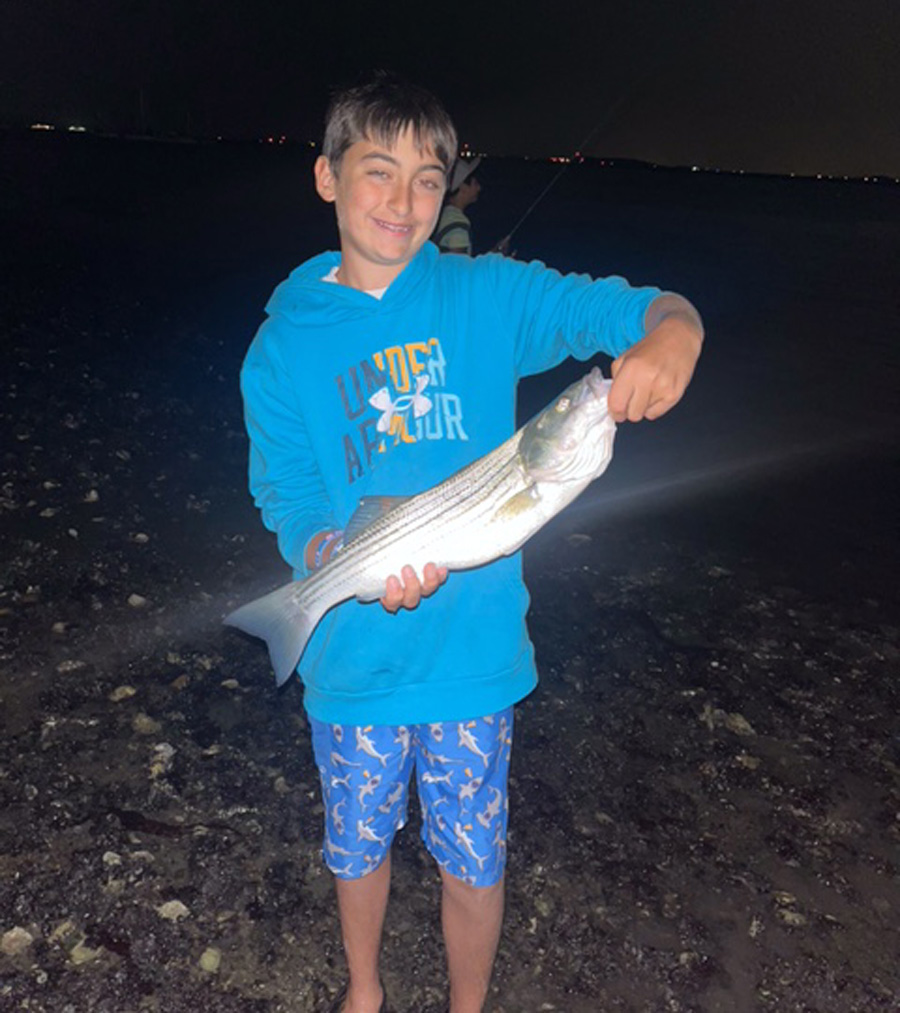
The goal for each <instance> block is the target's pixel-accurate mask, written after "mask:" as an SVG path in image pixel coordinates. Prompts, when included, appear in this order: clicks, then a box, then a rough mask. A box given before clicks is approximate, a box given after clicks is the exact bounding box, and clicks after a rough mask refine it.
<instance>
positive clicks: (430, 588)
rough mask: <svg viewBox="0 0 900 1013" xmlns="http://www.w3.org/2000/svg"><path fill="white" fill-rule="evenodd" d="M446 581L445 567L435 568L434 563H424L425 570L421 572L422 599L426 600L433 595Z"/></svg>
mask: <svg viewBox="0 0 900 1013" xmlns="http://www.w3.org/2000/svg"><path fill="white" fill-rule="evenodd" d="M446 579H447V568H446V567H445V566H442V567H437V566H435V565H434V563H426V564H425V569H424V570H423V571H422V597H423V598H427V597H429V595H432V594H434V592H435V591H437V589H438V588H439V587H440V586H441V584H443V583H444V581H445V580H446Z"/></svg>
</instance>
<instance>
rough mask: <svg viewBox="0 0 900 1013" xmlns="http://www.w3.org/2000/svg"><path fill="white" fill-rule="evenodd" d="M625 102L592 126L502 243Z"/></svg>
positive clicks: (613, 108)
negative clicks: (570, 156) (573, 153)
mask: <svg viewBox="0 0 900 1013" xmlns="http://www.w3.org/2000/svg"><path fill="white" fill-rule="evenodd" d="M623 102H624V96H623V97H622V98H620V99H619V101H618V102H615V103H614V104H613V105H612V106H611V108H610V109H609V110H608V112H607V114H606V116H604V117H603V119H602V120H600V122H599V123H597V124H596V125H595V126H593V127H592V128H591V130H590V131H589V132H588V134H587V135H586V136H585V138H584V140H582V142H581V144H579V145H578V147H577V148H576V149H575V155H574V157H573V158H571V159H569V161H568V162H566V163H565V165H563V166H562V168H561V169H560V170H559V171H558V172H557V173H556V174H555V175H554V176H553V178H552V179H551V180H550V182H549V183H548V184H547V185H546V186H545V187H544V189H543V190H541V192H540V193H539V194H538V195H537V197H535V199H534V200H533V201H532V202H531V204H530V205H529V206H528V208H527V209H526V210H525V213H524V214H523V215H522V217H521V218H520V219H519V220H518V221H517V222H516V224H515V225H514V226H513V227H512V228H511V229H510V230H509V232H507V234H506V236H504V238H503V239H502V240H501V241H500V242H501V243H508V242H509V240H511V239H512V237H513V235H514V234H515V233H516V232H517V231H518V230H519V229H520V228H521V226H522V224H523V223H524V222H525V220H526V219H527V218H528V217H529V215H530V214H531V213H532V211H534V209H535V208H536V207H537V206H538V204H540V203H541V201H542V200H543V199H544V198H545V197H546V196H547V194H548V193H549V192H550V191H551V190H552V189H553V187H554V186H556V184H557V183H558V182H559V181H560V179H561V178H562V177H563V176H564V175H565V174H566V172H568V170H569V168H570V167H571V165H572V162H573V161H574V159H575V158H578V157H580V155H581V153H582V151H584V149H585V148H586V147H587V146H588V144H589V143H590V142H591V141H592V140H593V139H594V136H595V135H596V134H598V133H599V132H600V130H601V128H602V127H605V126H606V125H607V124H608V123H609V121H610V120H611V119H612V118H613V116H614V115H615V114H616V113H617V112H618V110H619V107H620V106H621V105H622V103H623ZM497 245H498V246H499V245H500V244H499V243H498V244H497Z"/></svg>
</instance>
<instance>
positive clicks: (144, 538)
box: [134, 531, 150, 545]
mask: <svg viewBox="0 0 900 1013" xmlns="http://www.w3.org/2000/svg"><path fill="white" fill-rule="evenodd" d="M134 540H135V541H136V542H137V543H138V544H139V545H146V544H147V542H149V541H150V536H149V535H145V534H144V532H143V531H139V532H138V533H137V534H136V535H135V536H134Z"/></svg>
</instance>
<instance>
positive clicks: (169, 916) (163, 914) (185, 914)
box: [156, 900, 191, 922]
mask: <svg viewBox="0 0 900 1013" xmlns="http://www.w3.org/2000/svg"><path fill="white" fill-rule="evenodd" d="M156 913H157V914H158V915H159V917H160V918H165V919H166V921H168V922H178V921H181V919H182V918H189V917H190V914H191V912H190V910H189V909H188V908H187V907H185V905H184V904H182V903H181V901H180V900H167V901H166V902H165V904H160V905H159V907H158V908H157V909H156Z"/></svg>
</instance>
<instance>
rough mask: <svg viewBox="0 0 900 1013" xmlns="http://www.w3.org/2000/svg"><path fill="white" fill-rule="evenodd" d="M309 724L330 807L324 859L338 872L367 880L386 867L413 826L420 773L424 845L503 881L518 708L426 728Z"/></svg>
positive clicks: (449, 864) (472, 874) (456, 869)
mask: <svg viewBox="0 0 900 1013" xmlns="http://www.w3.org/2000/svg"><path fill="white" fill-rule="evenodd" d="M309 721H310V724H311V726H312V740H313V751H314V753H315V757H316V764H317V765H318V768H319V774H320V776H321V779H322V797H323V799H324V803H325V844H324V850H323V857H324V859H325V864H326V865H327V866H328V868H329V869H331V871H332V872H333V873H334V874H335V876H339V877H340V878H341V879H359V878H360V877H362V876H365V875H366V874H367V873H369V872H371V871H372V870H374V869H376V868H378V866H379V865H380V864H381V863H382V861H383V860H384V858H385V857H386V855H387V853H388V852H389V851H390V847H391V842H392V841H393V839H394V834H395V833H396V832H397V831H398V830H399V829H400V828H401V827H402V826H404V824H405V823H406V816H407V804H408V798H409V781H410V776H411V775H412V772H413V770H415V772H416V787H417V789H418V794H419V801H420V803H421V806H422V841H423V842H424V844H425V847H426V848H427V849H428V851H429V852H430V853H431V855H432V856H433V858H434V860H435V861H436V862H437V863H438V865H439V866H440V867H441V868H442V869H444V870H446V871H447V872H449V873H451V874H452V875H454V876H456V877H457V878H459V879H462V880H465V881H466V882H467V883H469V884H471V885H472V886H492V885H493V884H494V883H497V882H498V881H499V880H500V877H501V876H502V875H503V869H504V866H505V864H506V824H507V816H508V812H509V803H508V800H507V789H506V782H507V777H508V774H509V759H510V753H511V751H512V733H513V709H512V707H507V708H506V709H505V710H502V711H498V713H496V714H490V715H488V716H487V717H483V718H475V719H472V720H469V721H442V722H437V723H435V724H423V725H367V726H354V725H333V724H327V723H326V722H323V721H318V720H316V719H315V718H313V717H310V718H309Z"/></svg>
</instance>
